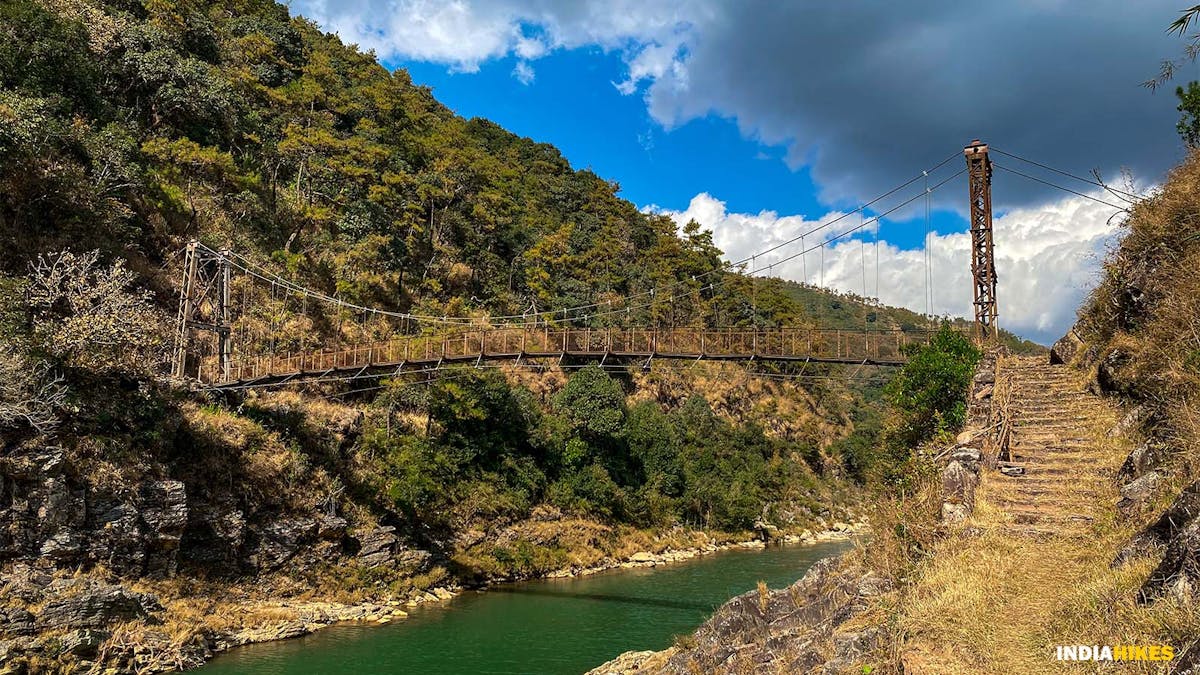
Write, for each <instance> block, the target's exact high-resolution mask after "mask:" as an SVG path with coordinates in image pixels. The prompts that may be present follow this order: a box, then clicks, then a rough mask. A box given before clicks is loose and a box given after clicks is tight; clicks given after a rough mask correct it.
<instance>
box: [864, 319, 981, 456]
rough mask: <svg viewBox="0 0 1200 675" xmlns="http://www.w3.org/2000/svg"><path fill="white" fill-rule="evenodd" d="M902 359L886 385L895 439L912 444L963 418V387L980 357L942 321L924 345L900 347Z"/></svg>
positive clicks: (954, 424) (966, 388)
mask: <svg viewBox="0 0 1200 675" xmlns="http://www.w3.org/2000/svg"><path fill="white" fill-rule="evenodd" d="M905 355H906V356H907V357H908V362H907V363H905V364H904V367H903V368H901V369H900V372H899V373H898V374H897V375H896V378H895V379H893V380H892V381H891V382H890V383H889V384H888V386H887V396H888V400H889V402H890V403H891V404H892V406H893V408H894V409H895V410H896V411H897V412H898V413H899V416H900V423H899V429H898V435H899V441H900V442H901V443H904V444H906V445H908V446H909V447H912V446H916V445H918V444H920V443H922V442H924V441H926V440H929V439H930V438H933V437H934V436H936V435H938V434H940V433H944V432H947V431H949V430H951V429H956V428H958V427H959V426H961V425H962V423H963V422H964V421H965V419H966V412H967V403H966V396H967V390H968V388H969V387H970V385H971V378H972V376H973V374H974V372H975V364H976V363H978V362H979V358H980V356H981V354H980V352H979V350H978V349H976V347H975V346H974V345H973V344H971V341H970V340H969V339H968V338H967V337H966V336H965V335H963V334H962V333H960V332H958V331H956V330H954V329H953V328H951V327H950V325H949V324H947V323H943V324H942V327H941V329H940V330H939V331H938V332H937V333H936V334H934V336H933V338H932V339H931V340H930V341H929V344H927V345H919V344H913V345H908V347H907V348H906V349H905Z"/></svg>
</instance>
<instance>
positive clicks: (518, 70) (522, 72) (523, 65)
mask: <svg viewBox="0 0 1200 675" xmlns="http://www.w3.org/2000/svg"><path fill="white" fill-rule="evenodd" d="M513 77H515V78H517V81H518V82H520V83H521V84H524V85H530V84H533V78H534V72H533V66H531V65H529V62H528V61H517V65H516V66H515V67H513Z"/></svg>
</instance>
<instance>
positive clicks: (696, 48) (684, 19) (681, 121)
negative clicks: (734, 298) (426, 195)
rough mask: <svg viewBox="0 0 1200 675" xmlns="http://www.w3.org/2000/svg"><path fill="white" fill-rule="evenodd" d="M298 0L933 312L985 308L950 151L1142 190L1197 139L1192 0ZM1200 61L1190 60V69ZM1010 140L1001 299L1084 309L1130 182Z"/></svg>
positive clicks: (335, 27) (1034, 322)
mask: <svg viewBox="0 0 1200 675" xmlns="http://www.w3.org/2000/svg"><path fill="white" fill-rule="evenodd" d="M291 7H292V10H293V12H296V13H299V14H302V15H304V16H307V17H309V18H310V19H313V20H314V21H316V22H317V23H318V24H319V25H321V26H322V27H323V28H325V29H326V30H330V31H333V32H336V33H337V34H338V35H339V36H341V38H342V39H343V40H344V41H346V42H349V43H355V44H358V45H360V46H362V47H364V48H367V49H372V50H374V51H375V53H376V54H377V56H378V57H379V58H380V61H381V62H382V63H383V64H384V65H385V66H387V67H388V68H392V69H397V68H404V69H407V70H408V71H409V72H410V74H411V75H412V78H413V80H414V81H415V82H417V83H420V84H425V85H428V86H430V87H432V89H433V92H434V95H435V96H436V97H437V98H438V99H439V100H440V101H442V102H443V103H445V104H446V105H448V106H449V107H450V108H452V109H453V110H455V111H456V112H458V113H459V114H461V115H464V116H467V117H475V116H478V117H486V118H488V119H491V120H493V121H495V122H497V123H499V124H501V125H502V126H504V127H506V128H508V129H509V130H511V131H513V132H515V133H517V134H520V135H522V136H528V137H531V138H533V139H534V140H537V141H541V142H548V143H552V144H554V145H556V146H557V147H559V148H560V149H561V150H562V151H563V154H564V155H565V156H566V157H567V158H568V159H569V160H570V161H571V163H572V165H573V166H575V167H576V168H589V169H591V170H593V171H595V172H596V173H597V174H599V175H600V176H602V177H604V178H606V179H608V180H612V181H615V182H617V183H618V184H619V185H620V186H621V195H622V196H623V197H625V198H626V199H629V200H630V201H632V202H634V203H635V204H637V205H638V206H639V207H641V208H643V209H644V210H647V211H654V212H658V213H665V214H668V215H670V216H672V217H673V218H675V219H676V220H677V221H678V222H679V223H680V224H682V223H684V222H686V221H687V220H688V219H695V220H696V221H698V222H699V223H700V224H701V225H703V226H704V227H706V228H708V229H711V230H713V233H714V237H715V240H716V242H717V244H718V245H719V246H720V247H721V248H722V249H723V250H724V251H725V253H726V257H727V258H729V259H731V260H740V259H742V258H748V257H750V256H751V255H753V254H755V253H757V252H759V251H764V250H766V249H768V248H772V247H774V246H776V245H780V247H779V249H778V250H776V251H775V252H773V253H771V254H767V255H764V256H761V257H757V256H756V257H755V266H756V267H759V268H762V272H761V273H763V274H771V275H777V276H784V277H788V278H792V279H796V280H805V281H808V282H810V283H823V284H824V285H826V286H829V287H832V288H836V289H838V290H842V291H852V292H855V293H860V294H865V295H868V296H872V297H878V298H879V299H880V300H881V301H882V302H884V303H886V304H893V305H902V306H906V307H909V308H911V309H914V310H917V311H921V312H925V311H929V312H932V313H934V314H938V315H946V314H948V315H955V316H965V315H968V314H969V313H970V312H971V311H972V310H971V304H970V303H971V277H970V255H969V250H970V249H969V235H968V233H967V222H966V219H965V213H964V212H965V210H966V208H967V198H966V193H967V186H966V180H965V178H964V177H963V176H961V175H958V176H956V175H955V174H956V173H957V172H959V171H960V170H961V169H962V168H963V166H964V162H963V159H962V157H961V154H960V153H961V149H962V147H963V146H964V145H965V144H967V143H968V142H970V141H971V140H972V139H975V138H980V139H983V140H985V141H987V142H988V143H989V144H990V145H991V146H992V147H993V148H996V149H1001V150H1004V151H1006V152H1008V153H1011V154H1014V155H1018V156H1020V157H1024V158H1027V159H1032V160H1035V161H1037V162H1040V163H1043V164H1046V165H1048V166H1052V167H1056V168H1059V169H1062V170H1065V171H1067V172H1070V173H1073V174H1076V175H1079V176H1084V177H1088V176H1090V175H1091V172H1092V171H1097V172H1099V174H1100V175H1101V176H1102V177H1104V179H1105V181H1106V182H1109V183H1110V184H1114V185H1117V186H1120V187H1122V188H1129V189H1132V190H1134V191H1136V192H1144V191H1147V190H1152V189H1153V186H1154V185H1155V184H1157V183H1159V182H1161V181H1162V179H1163V177H1164V174H1165V172H1166V170H1168V169H1169V168H1170V167H1171V166H1172V165H1174V164H1175V163H1177V162H1178V161H1179V160H1180V159H1181V158H1182V157H1183V147H1182V144H1181V143H1180V141H1179V139H1178V137H1177V135H1176V133H1175V128H1174V127H1175V121H1176V119H1177V117H1178V113H1177V112H1176V110H1175V104H1176V101H1175V99H1174V96H1173V93H1172V92H1173V86H1169V87H1166V88H1161V89H1159V90H1158V91H1157V92H1151V91H1150V90H1148V89H1146V88H1145V87H1143V86H1141V83H1142V82H1143V81H1145V80H1147V79H1149V78H1150V77H1152V76H1153V75H1154V74H1155V73H1156V72H1157V71H1158V67H1159V63H1160V62H1161V61H1162V60H1163V59H1167V58H1175V57H1178V56H1179V55H1180V53H1181V52H1182V48H1183V41H1182V40H1181V38H1179V37H1178V36H1175V35H1170V34H1168V33H1167V32H1166V26H1167V25H1168V24H1170V22H1171V21H1172V20H1174V18H1175V17H1176V16H1177V14H1178V11H1179V7H1178V6H1177V3H1174V2H1168V1H1166V0H1145V1H1144V2H1138V3H1129V2H1127V1H1120V2H1118V1H1116V0H1090V1H1087V2H1083V1H1079V2H1075V1H1070V2H1068V1H1065V0H1016V1H1014V2H1005V3H987V4H984V3H963V2H951V1H949V0H946V1H940V0H933V1H928V0H927V1H918V2H906V3H865V2H852V3H828V2H815V1H800V0H797V1H795V2H785V3H779V2H768V1H766V0H673V1H668V0H446V1H443V2H434V1H432V0H338V1H334V0H293V2H292V3H291ZM1196 78H1200V67H1198V66H1196V65H1194V64H1191V65H1188V66H1186V67H1185V68H1184V69H1183V70H1182V71H1181V72H1180V73H1179V74H1178V75H1177V79H1179V80H1181V81H1183V80H1187V79H1196ZM947 159H948V161H946V162H945V163H942V162H943V161H944V160H947ZM993 159H994V160H995V162H996V164H997V165H998V167H999V168H998V169H997V171H996V175H995V180H994V183H993V200H994V203H995V209H996V220H995V241H996V259H997V260H996V263H997V268H998V277H999V288H998V291H997V296H998V299H999V305H1000V307H999V309H1000V323H1001V325H1002V326H1004V327H1006V328H1009V329H1011V330H1013V331H1015V332H1016V333H1018V334H1020V335H1022V336H1025V337H1028V338H1030V339H1033V340H1036V341H1038V342H1042V343H1044V344H1045V343H1049V342H1052V341H1053V340H1055V339H1056V338H1057V337H1059V336H1061V335H1062V334H1063V333H1064V332H1065V331H1066V330H1067V329H1068V328H1069V327H1070V325H1071V324H1072V323H1073V321H1074V315H1075V309H1076V307H1077V306H1078V305H1079V303H1080V302H1081V300H1082V299H1083V297H1084V296H1085V294H1086V292H1087V291H1088V289H1089V288H1090V286H1091V285H1092V284H1094V282H1095V281H1096V278H1097V275H1096V272H1097V269H1098V266H1099V264H1100V261H1101V260H1102V258H1103V256H1104V253H1105V251H1106V249H1107V247H1109V246H1111V244H1112V242H1113V241H1115V238H1116V237H1117V236H1119V232H1120V217H1119V216H1120V212H1119V208H1117V207H1123V206H1125V205H1126V204H1125V202H1123V201H1122V200H1121V199H1120V198H1119V196H1118V195H1115V194H1113V193H1106V192H1105V191H1104V190H1102V189H1101V188H1098V187H1096V186H1092V185H1089V184H1087V183H1083V182H1080V181H1076V180H1074V179H1072V178H1069V177H1067V176H1064V175H1061V174H1057V173H1053V172H1052V171H1049V170H1047V169H1044V168H1040V167H1037V166H1034V165H1032V164H1027V163H1023V162H1021V161H1020V160H1017V159H1013V158H1010V157H1006V156H1003V155H996V156H994V157H993ZM934 167H937V169H936V170H933V168H934ZM1006 169H1015V170H1018V171H1021V172H1023V173H1026V174H1028V175H1030V176H1033V177H1035V178H1040V179H1042V180H1045V181H1049V182H1052V183H1055V184H1057V185H1059V186H1061V187H1067V188H1070V189H1072V190H1075V191H1076V192H1079V193H1083V194H1082V195H1078V194H1073V193H1071V192H1067V191H1064V190H1061V189H1058V188H1055V187H1051V186H1047V185H1045V184H1043V183H1039V182H1036V181H1034V180H1031V179H1029V178H1026V177H1022V176H1019V175H1016V174H1014V173H1010V172H1008V171H1006ZM925 170H929V174H928V176H926V175H923V174H922V172H923V171H925ZM910 180H912V181H913V182H911V183H909V184H908V185H907V186H906V187H905V188H903V189H901V190H899V191H897V192H895V193H893V194H891V195H890V196H888V197H886V198H884V199H881V200H879V201H877V202H874V203H872V200H874V199H875V198H876V197H879V196H880V195H883V194H885V193H887V192H888V191H890V190H891V189H893V188H895V187H897V186H899V185H902V184H905V183H906V182H907V181H910ZM927 185H928V186H929V187H934V186H938V187H937V189H935V190H933V191H932V192H930V193H926V192H925V187H926V186H927ZM1088 196H1090V197H1093V198H1096V199H1100V200H1102V201H1104V202H1108V203H1109V204H1111V206H1110V205H1106V204H1101V203H1099V202H1096V201H1094V200H1091V199H1088V198H1087V197H1088ZM910 200H911V201H910ZM904 202H909V203H908V204H907V205H905V206H901V205H902V204H903V203H904ZM863 204H871V206H869V207H868V208H867V210H866V217H865V218H864V217H861V216H860V214H859V213H857V212H856V211H855V210H856V209H857V208H858V207H859V206H860V205H863ZM897 206H899V208H896V210H894V211H893V208H894V207H897ZM927 212H928V216H927V215H926V214H927ZM881 214H886V217H885V218H883V219H882V220H881V221H878V222H876V221H874V220H873V218H874V217H875V216H878V215H881ZM1114 214H1115V215H1116V217H1114ZM823 225H825V227H824V228H823V229H820V230H814V228H820V227H821V226H823ZM859 227H861V229H858V230H857V231H854V232H851V233H849V234H846V232H847V231H848V230H852V229H854V228H859ZM809 232H811V234H809V235H808V236H806V237H805V238H804V239H803V240H802V242H801V241H797V242H793V243H788V242H791V240H793V239H795V238H797V237H799V236H800V235H801V234H804V233H809ZM839 234H841V235H843V236H841V237H840V238H837V239H835V240H832V241H830V242H829V243H828V244H826V245H825V246H824V247H821V246H820V244H821V241H822V240H823V239H825V238H828V237H831V236H834V235H839ZM801 243H803V244H805V247H806V248H812V249H813V250H811V251H809V252H808V253H807V254H803V255H802V254H801V253H800V252H801V251H802V249H801V247H800V244H801ZM876 260H878V264H877V263H876ZM864 268H865V270H864ZM876 268H878V271H876Z"/></svg>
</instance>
